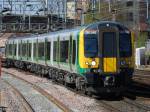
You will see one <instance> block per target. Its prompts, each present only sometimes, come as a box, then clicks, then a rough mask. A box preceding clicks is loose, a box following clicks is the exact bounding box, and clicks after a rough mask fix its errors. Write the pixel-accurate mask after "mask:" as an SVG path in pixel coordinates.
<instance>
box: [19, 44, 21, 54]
mask: <svg viewBox="0 0 150 112" xmlns="http://www.w3.org/2000/svg"><path fill="white" fill-rule="evenodd" d="M18 54H19V56H21V43H20V44H19V53H18Z"/></svg>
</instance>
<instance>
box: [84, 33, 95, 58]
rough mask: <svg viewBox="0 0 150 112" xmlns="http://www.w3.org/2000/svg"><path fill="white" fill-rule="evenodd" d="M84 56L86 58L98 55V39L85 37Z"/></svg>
mask: <svg viewBox="0 0 150 112" xmlns="http://www.w3.org/2000/svg"><path fill="white" fill-rule="evenodd" d="M84 46H85V47H84V54H85V56H86V57H96V56H97V53H98V42H97V38H95V37H92V35H90V36H86V37H85V42H84Z"/></svg>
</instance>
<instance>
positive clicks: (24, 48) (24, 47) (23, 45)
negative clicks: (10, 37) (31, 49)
mask: <svg viewBox="0 0 150 112" xmlns="http://www.w3.org/2000/svg"><path fill="white" fill-rule="evenodd" d="M22 56H23V57H26V56H27V44H26V43H23V44H22Z"/></svg>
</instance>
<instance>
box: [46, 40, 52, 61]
mask: <svg viewBox="0 0 150 112" xmlns="http://www.w3.org/2000/svg"><path fill="white" fill-rule="evenodd" d="M46 49H47V54H46V59H47V60H50V55H51V42H47V45H46Z"/></svg>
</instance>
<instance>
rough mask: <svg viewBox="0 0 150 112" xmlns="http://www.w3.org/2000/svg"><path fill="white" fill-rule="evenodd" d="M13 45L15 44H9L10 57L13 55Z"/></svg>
mask: <svg viewBox="0 0 150 112" xmlns="http://www.w3.org/2000/svg"><path fill="white" fill-rule="evenodd" d="M12 45H13V44H9V54H10V55H12V48H13V46H12Z"/></svg>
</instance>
